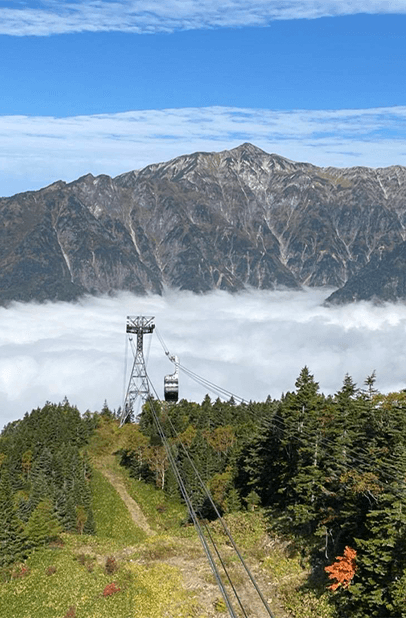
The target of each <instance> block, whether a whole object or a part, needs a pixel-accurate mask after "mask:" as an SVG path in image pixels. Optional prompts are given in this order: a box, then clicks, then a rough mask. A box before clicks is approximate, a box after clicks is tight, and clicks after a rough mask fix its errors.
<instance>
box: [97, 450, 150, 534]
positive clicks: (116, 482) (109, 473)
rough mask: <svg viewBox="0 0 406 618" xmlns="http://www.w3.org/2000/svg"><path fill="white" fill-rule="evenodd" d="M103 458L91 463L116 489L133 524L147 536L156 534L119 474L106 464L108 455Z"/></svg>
mask: <svg viewBox="0 0 406 618" xmlns="http://www.w3.org/2000/svg"><path fill="white" fill-rule="evenodd" d="M103 459H104V461H103V460H101V461H100V462H98V463H97V464H96V462H93V465H95V464H96V465H95V467H96V468H97V469H98V470H99V471H100V472H101V473H102V474H103V476H104V477H105V478H106V479H107V480H108V481H109V483H111V485H112V486H113V487H114V489H115V490H116V492H117V493H118V495H119V496H120V498H121V499H122V501H123V502H124V504H125V505H126V507H127V509H128V512H129V513H130V515H131V519H132V520H133V522H134V523H135V525H136V526H138V528H141V530H143V531H144V532H145V533H146V534H148V536H152V535H154V534H156V532H155V530H153V529H152V528H151V526H150V525H149V523H148V520H147V518H146V517H145V515H144V513H143V512H142V510H141V508H140V506H139V504H138V503H137V502H136V501H135V500H134V498H132V497H131V496H130V494H129V493H128V491H127V490H126V488H125V485H124V483H123V480H122V478H121V477H120V475H119V474H117V473H116V472H114V471H113V470H112V469H111V468H110V467H109V466H108V461H106V460H108V459H110V457H105V458H103Z"/></svg>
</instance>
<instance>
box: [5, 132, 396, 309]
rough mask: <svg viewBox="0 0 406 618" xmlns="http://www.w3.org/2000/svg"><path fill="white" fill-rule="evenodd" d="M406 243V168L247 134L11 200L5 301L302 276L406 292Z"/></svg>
mask: <svg viewBox="0 0 406 618" xmlns="http://www.w3.org/2000/svg"><path fill="white" fill-rule="evenodd" d="M405 240H406V168H405V167H402V166H399V165H395V166H391V167H388V168H378V169H371V168H367V167H360V166H358V167H352V168H334V167H331V166H330V167H317V166H315V165H312V164H310V163H296V162H294V161H291V160H290V159H286V158H284V157H282V156H280V155H277V154H268V153H266V152H265V151H263V150H261V149H260V148H258V147H257V146H254V145H252V144H249V143H245V144H241V145H240V146H238V147H236V148H233V149H231V150H224V151H222V152H196V153H193V154H187V155H181V156H179V157H176V158H174V159H172V160H171V161H167V162H162V163H154V164H151V165H148V166H146V167H145V168H143V169H140V170H135V171H130V172H126V173H124V174H120V175H119V176H116V177H115V178H111V177H110V176H107V175H100V176H93V175H92V174H86V175H84V176H82V177H81V178H78V179H77V180H74V181H73V182H69V183H66V182H63V181H57V182H55V183H52V184H51V185H49V186H47V187H44V188H43V189H41V190H39V191H28V192H25V193H21V194H17V195H15V196H12V197H9V198H2V199H0V302H2V303H3V304H5V303H8V302H10V301H13V300H23V301H28V300H32V299H35V300H46V299H50V300H57V299H61V300H72V299H74V298H77V297H78V296H80V295H81V294H84V293H90V294H98V293H111V292H114V291H116V290H131V291H133V292H135V293H138V294H142V293H146V292H155V293H161V292H162V290H163V288H164V286H169V287H174V288H179V289H185V290H192V291H194V292H206V291H209V290H212V289H216V288H220V289H225V290H229V291H237V290H241V289H244V288H245V287H254V288H260V289H275V288H276V287H280V286H283V287H286V288H299V287H300V286H302V285H308V286H334V287H337V288H343V289H342V290H339V291H338V292H337V293H336V294H335V295H332V296H331V297H330V299H329V302H349V301H351V300H354V299H362V298H366V297H368V298H376V299H387V298H389V297H390V298H391V299H395V300H396V299H402V298H406V283H405V281H404V280H403V279H402V276H401V268H400V267H399V268H398V266H399V264H400V262H399V260H401V258H400V257H399V256H398V257H396V255H397V254H396V251H397V249H398V248H399V249H398V250H399V251H400V252H401V251H402V249H401V247H402V243H404V241H405ZM391 255H394V256H395V257H394V258H393V259H392V260H391V259H389V256H391ZM384 265H386V266H385V267H384ZM363 277H366V281H367V282H369V283H368V285H366V284H365V283H361V281H362V280H363V279H362V278H363ZM371 286H372V287H371ZM367 288H368V290H369V291H368V292H367ZM372 288H373V289H372ZM389 290H392V292H391V293H389Z"/></svg>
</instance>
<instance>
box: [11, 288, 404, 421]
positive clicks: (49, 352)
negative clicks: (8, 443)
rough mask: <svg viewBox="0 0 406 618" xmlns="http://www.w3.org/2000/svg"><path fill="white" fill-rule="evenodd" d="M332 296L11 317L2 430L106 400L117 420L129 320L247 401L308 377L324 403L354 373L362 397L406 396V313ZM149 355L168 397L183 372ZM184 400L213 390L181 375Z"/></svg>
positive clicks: (125, 297)
mask: <svg viewBox="0 0 406 618" xmlns="http://www.w3.org/2000/svg"><path fill="white" fill-rule="evenodd" d="M327 295H328V291H326V290H325V289H324V290H307V291H304V292H290V291H278V292H266V291H250V292H244V293H240V294H237V295H230V294H228V293H225V292H214V293H211V294H208V295H204V296H197V295H194V294H191V293H179V292H168V293H167V294H166V295H165V296H163V297H159V296H146V297H141V298H140V297H136V296H134V295H131V294H128V293H125V294H121V295H119V296H117V297H115V298H106V297H104V298H85V299H83V300H82V301H81V302H79V303H77V304H68V303H47V304H44V305H36V304H19V303H17V304H14V305H12V306H11V307H10V308H8V309H4V308H1V309H0V426H3V425H4V424H5V423H7V422H9V421H11V420H14V419H17V418H21V417H22V416H23V415H24V413H25V412H26V411H30V410H31V409H32V408H35V407H37V406H42V405H43V404H44V403H45V401H47V400H49V401H52V402H58V401H61V400H62V399H63V397H64V396H65V395H66V396H67V397H68V399H69V400H70V402H71V403H73V404H76V405H77V406H78V407H79V409H80V410H81V412H84V411H85V410H86V409H87V408H89V409H91V410H95V409H100V408H101V406H102V405H103V402H104V400H105V399H107V401H108V403H109V405H110V407H111V408H117V407H118V406H119V405H121V403H122V400H123V393H124V388H125V386H126V382H127V379H128V371H129V368H130V365H131V360H132V357H131V353H130V350H129V349H128V350H127V352H128V353H127V355H126V353H125V352H126V347H127V342H126V335H125V324H126V316H127V315H148V316H155V323H156V325H157V328H158V330H159V333H160V335H161V337H162V338H163V339H164V341H165V343H166V345H167V347H168V348H169V350H170V352H171V353H172V354H177V355H179V357H180V360H181V363H182V364H183V365H184V366H185V367H187V368H188V369H190V370H192V371H193V372H195V373H197V374H199V375H200V376H203V377H204V378H206V379H208V380H210V381H211V382H213V383H215V384H217V385H219V386H221V387H222V388H225V389H227V390H229V391H231V392H233V393H235V394H236V395H238V396H240V397H243V398H245V399H248V400H249V399H253V400H263V399H265V398H266V397H267V395H271V396H272V397H275V398H279V397H280V395H281V393H282V392H286V391H288V390H293V389H294V384H295V380H296V378H297V376H298V374H299V372H300V370H301V368H302V367H303V366H304V365H307V366H308V367H309V368H310V370H311V372H312V373H313V374H314V376H315V379H316V380H317V381H318V382H319V383H320V388H321V390H322V391H323V392H325V393H334V392H335V391H337V390H339V389H340V388H341V385H342V381H343V378H344V376H345V374H346V373H349V374H350V375H351V376H352V377H353V379H354V380H355V381H356V382H357V383H358V385H359V386H362V385H363V382H364V380H365V378H366V377H367V376H368V375H370V374H371V373H372V371H373V370H376V372H377V382H376V386H377V388H378V389H379V390H381V391H383V392H388V391H392V390H400V389H401V388H404V387H406V370H405V368H406V346H405V339H406V305H403V304H396V305H382V306H373V305H371V304H367V303H359V304H354V305H349V306H344V307H337V308H326V307H323V306H322V302H323V300H324V299H325V298H326V296H327ZM144 350H145V356H146V358H148V372H149V375H150V377H151V380H152V383H153V384H154V387H155V388H156V390H157V392H158V394H159V396H163V388H162V386H163V377H164V375H165V374H168V373H172V371H173V365H172V364H171V363H170V362H169V361H168V360H167V358H166V357H165V354H164V351H163V349H162V347H161V345H160V343H159V340H158V338H157V336H156V334H154V335H152V336H149V335H147V336H146V337H145V346H144ZM126 358H127V376H126V377H125V376H124V374H125V365H126V362H125V359H126ZM180 393H181V397H182V398H186V399H191V400H194V401H201V400H202V399H203V397H204V395H205V394H206V389H204V388H202V387H201V386H199V385H198V384H196V383H195V382H193V381H191V380H190V378H188V377H187V376H185V375H183V374H181V383H180ZM215 396H216V395H215V394H212V397H214V398H215Z"/></svg>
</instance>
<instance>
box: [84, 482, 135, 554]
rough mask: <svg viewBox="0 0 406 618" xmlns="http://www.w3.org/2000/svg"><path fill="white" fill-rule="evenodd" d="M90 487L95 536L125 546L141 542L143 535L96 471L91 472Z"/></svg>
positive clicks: (116, 495) (114, 493)
mask: <svg viewBox="0 0 406 618" xmlns="http://www.w3.org/2000/svg"><path fill="white" fill-rule="evenodd" d="M91 487H92V505H93V513H94V518H95V523H96V530H97V536H98V537H100V538H102V539H111V540H113V541H118V542H119V543H123V544H127V545H136V544H138V543H140V542H141V541H143V540H144V539H145V533H144V532H143V531H142V530H140V528H138V527H137V526H136V525H135V524H134V522H133V520H132V519H131V517H130V514H129V512H128V509H127V508H126V506H125V504H124V503H123V501H122V500H121V498H120V496H119V495H118V494H117V492H116V490H115V489H114V487H112V485H111V483H109V481H107V480H106V479H105V478H104V477H103V475H102V473H101V472H99V471H98V470H94V471H93V474H92V481H91Z"/></svg>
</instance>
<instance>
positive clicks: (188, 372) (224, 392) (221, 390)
mask: <svg viewBox="0 0 406 618" xmlns="http://www.w3.org/2000/svg"><path fill="white" fill-rule="evenodd" d="M159 339H160V341H161V345H162V347H163V348H164V350H165V353H166V354H169V350H168V348H167V347H166V345H165V342H164V341H163V339H162V336H161V335H159ZM178 367H179V368H180V369H181V370H182V371H183V372H184V373H185V374H186V375H188V376H189V377H190V378H192V379H193V380H195V381H196V382H197V383H198V384H200V385H201V386H205V387H206V388H208V389H209V390H212V391H214V392H216V393H217V394H220V395H222V396H223V397H224V396H227V397H229V398H230V397H232V398H233V399H234V400H236V401H238V402H240V403H244V404H246V405H248V406H249V405H250V402H248V401H247V400H246V399H243V398H242V397H240V396H239V395H236V394H235V393H232V392H231V391H228V390H226V389H224V388H222V387H221V386H218V385H216V384H214V383H213V382H210V381H209V380H207V379H206V378H203V377H202V376H200V375H199V374H197V373H195V372H193V371H191V370H190V369H188V368H187V367H185V366H183V365H181V364H180V363H178ZM280 420H281V422H284V421H283V420H282V419H280ZM302 431H303V433H306V430H305V429H303V430H302ZM307 435H308V436H312V434H311V433H310V432H307ZM323 440H324V442H325V443H328V444H331V445H332V446H336V443H335V442H334V441H333V440H331V439H330V438H323ZM358 451H359V452H362V453H363V454H364V455H365V456H366V457H369V455H370V454H369V453H368V451H366V450H365V449H358ZM352 460H353V461H358V462H359V463H364V464H366V465H367V466H368V462H366V461H365V460H363V459H362V458H357V457H356V456H352ZM391 467H393V468H395V466H391ZM388 476H389V475H388ZM393 478H395V477H393Z"/></svg>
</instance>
